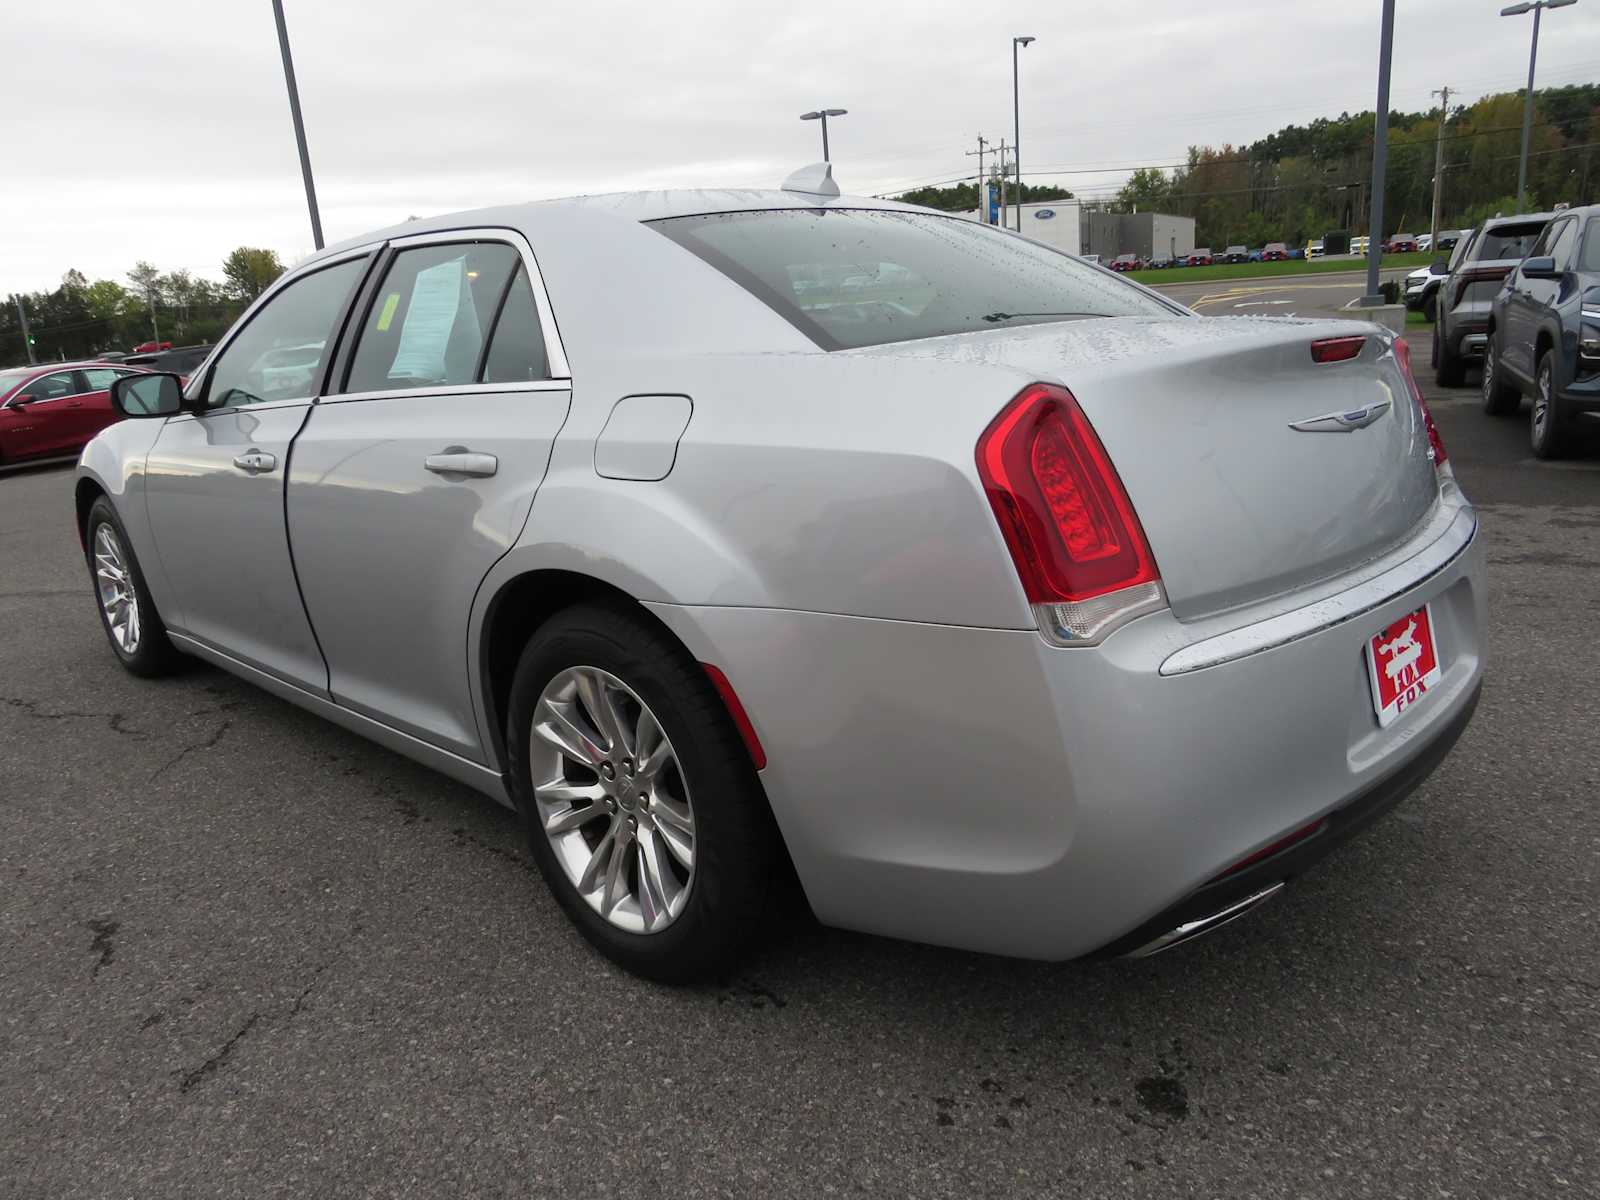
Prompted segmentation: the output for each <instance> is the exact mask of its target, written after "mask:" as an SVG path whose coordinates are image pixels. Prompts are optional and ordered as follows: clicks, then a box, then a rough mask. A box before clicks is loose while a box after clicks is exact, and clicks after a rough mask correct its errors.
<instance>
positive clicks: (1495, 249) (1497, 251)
mask: <svg viewBox="0 0 1600 1200" xmlns="http://www.w3.org/2000/svg"><path fill="white" fill-rule="evenodd" d="M1546 224H1548V222H1545V221H1524V222H1522V223H1521V224H1520V225H1491V226H1490V227H1489V228H1488V229H1486V230H1484V231H1483V237H1481V238H1480V239H1478V248H1477V250H1476V251H1474V252H1473V255H1472V257H1473V258H1475V259H1477V260H1478V261H1479V262H1488V261H1490V260H1492V259H1496V258H1527V257H1528V251H1529V250H1532V249H1533V243H1534V242H1536V241H1537V240H1538V239H1539V235H1540V234H1541V233H1543V232H1544V227H1545V225H1546Z"/></svg>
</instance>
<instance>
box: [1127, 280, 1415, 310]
mask: <svg viewBox="0 0 1600 1200" xmlns="http://www.w3.org/2000/svg"><path fill="white" fill-rule="evenodd" d="M1414 269H1415V268H1405V269H1399V268H1395V269H1392V270H1388V271H1384V272H1383V273H1382V278H1384V279H1401V280H1403V279H1404V278H1405V277H1406V275H1408V274H1410V272H1411V271H1412V270H1414ZM1157 290H1158V291H1162V292H1165V293H1166V294H1167V295H1169V296H1171V297H1172V298H1173V299H1174V300H1177V301H1180V302H1181V303H1183V304H1187V305H1188V306H1189V307H1190V308H1193V309H1195V310H1196V311H1198V312H1201V313H1204V314H1205V315H1206V316H1208V317H1226V316H1250V315H1266V316H1278V317H1288V316H1297V315H1298V316H1303V317H1304V316H1314V315H1323V314H1326V313H1328V312H1331V311H1334V310H1337V309H1340V308H1343V307H1344V305H1345V304H1347V303H1349V302H1350V301H1351V300H1358V299H1360V298H1361V297H1362V296H1363V295H1365V294H1366V291H1367V277H1366V274H1365V272H1360V271H1351V272H1348V273H1347V272H1343V271H1336V272H1334V273H1332V274H1324V275H1280V276H1277V277H1275V278H1271V279H1214V280H1211V281H1210V282H1208V283H1164V284H1161V285H1159V286H1158V287H1157Z"/></svg>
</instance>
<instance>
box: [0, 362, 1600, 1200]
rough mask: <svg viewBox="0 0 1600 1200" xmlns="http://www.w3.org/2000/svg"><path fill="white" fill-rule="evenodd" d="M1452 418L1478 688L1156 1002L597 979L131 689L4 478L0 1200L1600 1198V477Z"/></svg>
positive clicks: (829, 974)
mask: <svg viewBox="0 0 1600 1200" xmlns="http://www.w3.org/2000/svg"><path fill="white" fill-rule="evenodd" d="M1423 353H1424V356H1425V353H1426V351H1425V349H1424V351H1423ZM1430 395H1431V397H1432V399H1433V402H1434V406H1435V413H1436V416H1437V418H1438V420H1439V423H1440V426H1441V428H1442V432H1443V435H1444V438H1445V441H1446V444H1447V446H1448V448H1449V450H1450V455H1451V459H1452V461H1453V462H1454V463H1455V464H1456V470H1457V473H1458V475H1459V477H1460V478H1461V481H1462V484H1463V486H1464V487H1465V488H1466V490H1467V492H1468V494H1469V495H1470V496H1472V498H1473V499H1474V500H1475V501H1477V502H1478V503H1479V504H1480V506H1481V508H1482V516H1483V522H1484V527H1485V531H1486V536H1487V537H1488V539H1489V542H1488V545H1489V560H1490V583H1491V592H1492V595H1491V603H1492V614H1493V622H1494V628H1493V630H1492V631H1491V655H1492V658H1491V664H1490V674H1489V681H1488V686H1487V689H1486V691H1485V694H1484V698H1483V702H1482V705H1481V706H1480V708H1479V710H1478V715H1477V718H1476V720H1475V721H1474V723H1473V725H1472V727H1471V728H1470V729H1469V730H1468V731H1467V733H1466V735H1465V737H1464V738H1463V739H1462V741H1461V743H1460V744H1459V746H1458V747H1457V748H1456V750H1455V751H1454V752H1453V753H1452V755H1451V756H1450V757H1449V758H1448V759H1447V760H1446V762H1445V763H1444V765H1443V766H1442V767H1441V768H1440V769H1439V771H1438V772H1437V773H1436V774H1435V775H1434V776H1433V777H1432V779H1431V780H1430V781H1429V782H1428V783H1427V785H1426V786H1425V787H1424V789H1423V790H1422V791H1421V792H1419V793H1418V794H1416V795H1415V796H1413V797H1412V798H1410V799H1409V800H1408V801H1407V802H1406V803H1405V804H1404V805H1402V806H1401V807H1400V808H1399V809H1398V810H1397V811H1396V812H1395V813H1394V814H1393V815H1392V816H1390V817H1389V818H1388V819H1386V820H1384V821H1383V822H1381V823H1380V824H1379V825H1377V826H1376V827H1375V828H1373V829H1372V830H1371V831H1370V832H1368V833H1367V834H1366V835H1365V836H1363V837H1362V838H1361V839H1359V840H1358V841H1357V842H1355V843H1354V844H1352V845H1351V846H1349V847H1348V848H1346V849H1345V850H1344V851H1343V852H1342V853H1340V854H1338V855H1337V856H1336V857H1335V858H1333V859H1332V860H1330V861H1329V862H1327V863H1325V864H1323V865H1322V867H1321V868H1320V869H1318V870H1317V871H1315V872H1313V873H1312V874H1310V875H1309V876H1307V877H1306V878H1305V879H1304V880H1302V881H1301V882H1300V883H1299V884H1298V885H1297V886H1295V887H1292V888H1290V889H1288V890H1286V892H1285V893H1284V894H1283V895H1282V896H1281V897H1279V898H1278V899H1276V900H1275V901H1274V902H1273V903H1272V904H1271V905H1268V906H1266V907H1264V908H1263V909H1262V910H1260V912H1259V913H1257V914H1254V915H1252V916H1251V918H1250V919H1248V920H1244V921H1240V922H1236V923H1234V924H1233V925H1230V926H1228V927H1227V928H1226V929H1223V930H1221V931H1220V932H1218V933H1217V934H1215V935H1213V936H1212V937H1211V938H1209V939H1206V940H1204V941H1202V942H1200V943H1196V944H1194V945H1192V946H1189V947H1185V948H1182V949H1180V950H1177V951H1174V952H1172V953H1170V954H1167V955H1164V956H1162V957H1159V958H1156V959H1152V960H1148V961H1146V962H1142V963H1111V964H1061V965H1048V964H1038V963H1025V962H1009V961H1005V960H999V959H990V958H983V957H979V956H975V955H966V954H957V953H953V952H949V951H945V950H938V949H931V948H928V947H921V946H911V945H904V944H900V943H894V942H887V941H881V940H877V939H873V938H867V937H861V936H857V935H852V934H844V933H838V932H833V931H828V930H822V929H818V928H817V927H815V926H814V925H813V924H811V923H810V922H808V921H806V920H804V919H803V918H798V917H797V918H795V919H793V920H791V921H789V922H787V923H786V924H784V925H782V926H781V927H780V928H777V929H775V930H774V933H773V937H772V939H771V941H770V942H769V943H768V944H767V945H766V946H764V947H763V948H762V949H760V950H759V951H758V952H757V953H756V954H755V955H754V956H753V957H752V958H751V959H750V961H749V962H748V963H747V964H746V965H745V967H744V968H743V969H742V970H741V971H740V973H739V974H738V975H737V976H736V977H735V978H732V979H729V980H727V981H724V982H723V983H722V984H720V985H715V986H706V987H702V988H694V989H684V990H667V989H662V988H657V987H654V986H651V985H648V984H644V983H641V982H639V981H637V980H634V979H631V978H629V977H627V976H625V975H622V974H621V973H619V972H618V971H616V970H615V969H613V968H611V967H610V966H609V965H607V964H606V963H604V962H603V961H602V960H600V959H599V958H597V957H596V956H594V955H593V954H592V953H591V952H590V951H589V950H588V949H587V948H586V946H585V945H584V944H583V943H582V942H581V941H580V940H579V938H578V937H577V935H576V934H575V933H573V932H572V930H571V929H570V928H569V927H568V925H567V922H566V921H565V919H564V918H563V917H562V915H561V913H560V911H559V910H558V909H557V908H556V906H555V904H554V903H553V902H552V901H551V900H550V898H549V897H548V896H547V894H546V893H545V891H544V889H543V884H542V883H541V881H540V880H539V879H538V878H537V876H536V875H535V874H534V873H533V872H532V871H531V870H530V868H529V865H528V858H527V855H526V853H525V851H524V848H523V843H522V838H521V833H520V831H519V829H518V827H517V824H516V822H515V820H514V819H513V818H512V817H511V816H510V815H509V814H507V813H505V812H503V811H502V810H500V809H498V808H497V807H495V806H494V805H493V804H492V803H490V802H489V801H487V800H484V799H482V798H480V797H478V796H476V795H475V794H474V793H471V792H469V791H467V790H466V789H465V788H462V787H460V786H458V785H456V784H454V783H452V782H451V781H449V780H447V779H445V778H443V777H441V776H438V775H435V774H433V773H431V772H429V771H427V770H425V769H423V768H421V767H418V766H414V765H412V764H410V763H409V762H407V761H405V760H403V759H401V758H398V757H396V756H395V755H392V754H390V753H388V752H387V751H385V750H382V749H379V748H378V747H376V746H373V745H371V744H369V743H366V742H364V741H362V740H361V739H359V738H357V737H355V736H354V735H351V734H348V733H345V732H343V731H341V730H339V729H336V728H334V727H333V726H331V725H328V724H326V723H325V722H322V721H319V720H318V719H316V718H314V717H311V716H309V715H307V714H304V713H301V712H299V711H298V710H296V709H294V708H292V707H291V706H289V705H287V704H285V703H283V702H281V701H278V700H276V699H274V698H272V697H270V696H268V695H266V694H265V693H263V692H260V691H257V690H255V689H253V688H251V687H249V686H248V685H245V684H243V683H240V682H238V681H236V680H234V679H232V678H231V677H229V676H227V675H224V674H222V673H220V672H218V671H214V670H211V669H209V668H204V667H196V669H195V670H194V671H192V672H191V673H189V674H187V675H185V676H183V677H180V678H177V679H172V680H163V681H160V682H155V683H150V682H144V681H140V680H136V679H133V678H131V677H129V676H127V675H125V674H124V673H123V672H122V671H121V670H120V669H119V668H118V667H117V665H116V663H115V661H114V660H113V658H112V655H111V653H110V651H109V650H108V649H107V647H106V646H105V644H104V637H103V634H102V633H101V630H100V628H99V625H98V622H97V619H96V616H95V612H94V608H93V600H92V597H91V594H90V590H89V586H88V582H87V578H86V574H85V571H84V568H83V565H82V562H81V560H80V558H79V555H78V549H77V545H76V542H75V540H74V538H73V535H72V533H71V530H70V527H69V521H70V513H71V502H70V487H71V474H70V472H69V471H66V470H62V469H41V470H33V471H20V472H13V473H10V474H0V548H3V557H0V628H3V630H4V632H3V634H0V1197H6V1198H9V1197H18V1198H22V1197H26V1198H28V1200H36V1198H40V1197H67V1196H71V1197H74V1198H78V1197H99V1196H105V1197H112V1196H118V1197H125V1196H161V1197H164V1198H175V1197H188V1196H229V1197H233V1196H252V1197H253V1196H284V1197H291V1196H292V1197H304V1196H310V1195H315V1196H338V1195H382V1196H390V1195H406V1196H449V1197H458V1196H462V1195H491V1196H492V1195H507V1196H511V1195H516V1196H528V1195H563V1196H566V1195H571V1196H585V1197H587V1196H595V1195H607V1194H624V1195H635V1194H649V1193H651V1192H653V1191H656V1190H662V1191H666V1190H670V1191H671V1192H672V1193H673V1194H674V1195H678V1196H738V1197H743V1196H791V1195H792V1196H804V1197H807V1198H808V1200H810V1198H815V1197H819V1196H827V1195H831V1194H845V1193H860V1194H865V1195H871V1196H919V1197H934V1196H953V1197H975V1196H1011V1195H1027V1196H1034V1195H1039V1196H1043V1195H1063V1196H1066V1195H1070V1196H1115V1197H1169V1196H1175V1195H1193V1196H1205V1197H1212V1196H1217V1197H1220V1196H1227V1197H1230V1198H1233V1197H1261V1198H1263V1200H1268V1198H1270V1200H1278V1198H1280V1197H1288V1196H1295V1197H1345V1196H1352V1195H1375V1196H1378V1195H1381V1196H1384V1197H1411V1196H1416V1197H1424V1196H1426V1197H1438V1196H1457V1197H1465V1196H1511V1195H1540V1196H1559V1195H1571V1196H1574V1197H1578V1196H1592V1195H1595V1194H1597V1193H1600V1149H1597V1146H1600V865H1597V864H1600V853H1597V852H1600V809H1597V805H1596V801H1597V799H1600V752H1597V749H1596V741H1597V739H1596V736H1595V730H1596V729H1597V728H1600V688H1597V686H1596V679H1597V676H1600V638H1597V637H1596V636H1595V635H1596V633H1597V632H1600V621H1597V619H1596V611H1597V606H1596V600H1595V595H1596V582H1597V579H1600V577H1597V575H1596V567H1597V565H1600V449H1592V450H1591V451H1590V452H1589V453H1588V454H1587V455H1586V456H1585V457H1584V458H1581V459H1579V460H1577V461H1574V462H1570V463H1564V464H1556V465H1552V466H1543V465H1536V464H1533V463H1532V462H1531V460H1530V459H1529V456H1528V453H1527V450H1526V448H1525V447H1526V433H1525V422H1526V417H1525V416H1524V418H1523V419H1522V420H1521V421H1495V420H1490V419H1489V418H1486V417H1484V416H1482V415H1481V414H1480V413H1479V412H1478V411H1477V408H1476V406H1475V394H1474V393H1473V392H1472V391H1470V390H1463V391H1458V392H1453V393H1445V394H1439V393H1435V392H1433V391H1432V389H1430ZM953 686H954V684H953ZM1019 919H1023V918H1020V917H1019Z"/></svg>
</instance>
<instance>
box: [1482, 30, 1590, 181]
mask: <svg viewBox="0 0 1600 1200" xmlns="http://www.w3.org/2000/svg"><path fill="white" fill-rule="evenodd" d="M1577 2H1578V0H1533V3H1531V4H1510V5H1507V6H1506V7H1505V8H1502V9H1501V10H1500V15H1501V16H1502V17H1520V16H1521V15H1522V14H1523V13H1525V12H1527V11H1529V10H1530V9H1531V10H1532V11H1533V47H1532V49H1530V50H1529V51H1528V95H1527V98H1526V99H1525V100H1524V101H1523V102H1522V157H1521V159H1519V160H1518V162H1517V211H1518V212H1521V211H1522V210H1523V208H1524V205H1523V198H1524V197H1525V196H1526V195H1527V192H1528V138H1529V137H1530V136H1531V135H1532V133H1533V64H1534V60H1535V59H1537V58H1538V57H1539V13H1540V11H1541V10H1542V9H1546V8H1565V7H1567V5H1569V4H1576V3H1577Z"/></svg>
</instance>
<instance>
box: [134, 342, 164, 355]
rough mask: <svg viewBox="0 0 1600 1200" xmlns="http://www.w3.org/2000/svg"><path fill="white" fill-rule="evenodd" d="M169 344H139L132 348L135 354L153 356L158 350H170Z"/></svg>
mask: <svg viewBox="0 0 1600 1200" xmlns="http://www.w3.org/2000/svg"><path fill="white" fill-rule="evenodd" d="M171 349H172V343H171V342H140V343H139V344H138V345H137V346H135V347H134V348H133V352H134V353H135V354H154V353H156V351H158V350H171Z"/></svg>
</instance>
